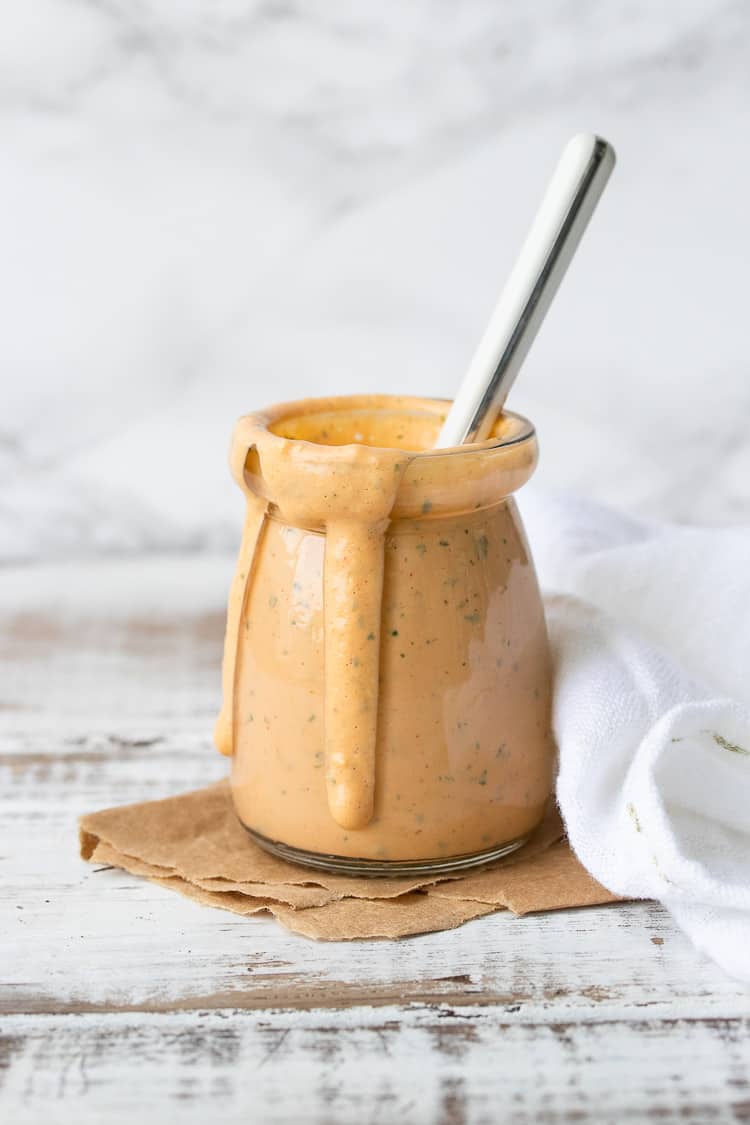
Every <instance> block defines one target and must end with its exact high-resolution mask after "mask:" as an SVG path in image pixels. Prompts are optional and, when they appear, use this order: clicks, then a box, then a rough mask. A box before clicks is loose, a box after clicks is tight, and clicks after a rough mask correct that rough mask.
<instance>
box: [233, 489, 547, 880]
mask: <svg viewBox="0 0 750 1125" xmlns="http://www.w3.org/2000/svg"><path fill="white" fill-rule="evenodd" d="M324 550H325V536H324V535H323V534H322V533H319V532H313V531H308V530H305V529H302V528H298V527H293V526H289V525H288V524H285V523H284V522H283V521H281V520H279V519H273V518H271V519H269V520H268V522H267V524H266V527H265V530H264V534H263V537H262V541H261V543H260V544H259V548H258V554H257V558H256V563H255V570H254V574H253V581H252V587H251V589H250V591H249V596H248V599H247V601H246V604H245V607H244V613H243V619H242V622H241V627H240V630H239V645H240V653H239V659H238V676H237V681H236V704H235V706H236V707H237V709H238V710H237V713H236V716H235V724H236V726H235V730H236V743H235V748H234V755H233V761H232V790H233V796H234V803H235V807H236V809H237V812H238V815H239V817H240V819H241V820H242V822H243V823H244V824H245V825H246V826H247V827H248V828H249V829H251V830H252V831H253V832H254V833H257V834H258V835H259V836H261V837H262V838H263V839H264V841H272V842H282V843H283V844H285V845H287V846H288V847H291V848H294V849H298V850H300V851H302V852H308V853H309V852H312V853H321V854H323V855H329V856H331V855H332V856H341V857H350V858H351V857H354V858H358V859H365V860H371V861H377V862H379V863H383V862H385V863H393V862H395V863H401V864H403V863H408V862H414V861H424V860H437V861H445V860H448V859H450V858H452V857H457V856H469V855H475V854H477V853H485V852H487V851H490V850H494V849H497V848H498V847H500V846H502V845H506V844H510V843H513V842H515V841H519V840H520V841H522V840H523V839H524V838H525V837H526V836H527V835H528V833H529V832H530V831H531V830H532V829H533V828H534V827H535V825H536V824H537V823H538V822H539V821H540V819H541V817H542V813H543V811H544V806H545V803H546V801H547V798H548V796H549V793H550V789H551V784H552V761H553V747H552V743H551V738H550V729H549V709H550V668H549V655H548V648H547V636H546V630H545V623H544V615H543V610H542V604H541V599H540V596H539V591H538V587H537V582H536V577H535V574H534V569H533V565H532V563H531V560H530V557H529V552H528V548H527V545H526V541H525V537H524V535H523V531H522V528H521V525H520V521H519V517H518V514H517V510H516V506H515V503H514V501H513V500H512V499H507V500H504V501H502V502H501V503H500V504H498V505H497V506H495V507H494V508H491V509H489V510H484V511H482V512H480V513H477V514H476V515H472V514H468V515H467V514H464V515H462V516H460V517H446V518H444V519H435V520H430V521H420V520H412V521H409V520H404V521H398V522H396V523H394V524H392V525H391V527H390V529H389V531H388V533H387V535H386V538H385V568H384V583H383V602H382V618H381V621H382V626H381V642H380V691H379V700H378V719H377V743H376V752H375V762H376V773H375V808H374V815H373V817H372V819H371V821H370V823H369V824H368V825H366V826H365V827H364V828H360V829H357V830H354V831H352V830H347V829H345V828H342V827H340V826H339V825H338V824H337V823H336V822H335V821H334V819H333V818H332V817H331V815H330V812H329V808H328V802H327V796H326V784H325V749H324V714H325V661H324V623H323V561H324Z"/></svg>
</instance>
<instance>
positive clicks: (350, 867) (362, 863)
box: [240, 821, 528, 878]
mask: <svg viewBox="0 0 750 1125" xmlns="http://www.w3.org/2000/svg"><path fill="white" fill-rule="evenodd" d="M240 823H241V824H242V821H240ZM242 826H243V828H245V830H246V831H247V832H248V834H249V835H250V836H251V837H252V839H253V840H254V841H255V843H256V844H258V846H259V847H261V848H263V850H264V851H266V852H270V853H271V855H275V856H278V858H279V859H286V860H289V862H290V863H299V864H301V865H302V866H303V867H313V868H316V869H317V870H318V871H330V872H331V873H332V874H335V875H358V876H363V875H364V876H372V877H375V878H378V877H380V878H382V877H385V876H390V877H391V878H398V876H409V875H460V874H461V873H462V872H463V871H471V870H473V869H474V868H476V867H483V866H484V865H485V864H487V863H492V861H493V860H495V859H502V857H503V856H506V855H510V854H511V852H515V851H517V850H518V848H520V847H522V846H523V845H524V844H525V843H526V841H527V840H528V836H520V837H519V838H518V839H516V840H510V841H508V842H507V843H505V844H497V845H496V846H495V847H494V848H486V849H485V850H484V851H481V852H470V853H468V854H467V855H454V856H448V857H447V858H445V859H407V860H384V859H356V858H352V857H351V856H345V855H326V854H324V853H321V852H309V851H306V850H305V849H304V848H294V847H292V846H291V845H290V844H282V843H279V842H278V841H277V840H269V839H268V837H267V836H261V834H260V833H259V832H255V831H254V830H253V829H252V828H248V826H247V825H246V824H242Z"/></svg>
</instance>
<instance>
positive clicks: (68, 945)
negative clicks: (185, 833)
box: [0, 559, 750, 1125]
mask: <svg viewBox="0 0 750 1125" xmlns="http://www.w3.org/2000/svg"><path fill="white" fill-rule="evenodd" d="M229 566H230V562H229V561H228V560H223V559H222V560H205V561H194V562H191V561H190V560H179V559H173V560H168V561H166V562H165V561H164V560H161V561H159V560H157V561H155V562H153V563H148V564H144V563H131V564H128V563H101V564H95V565H91V566H85V567H84V566H81V565H77V566H75V567H65V566H61V567H59V568H54V567H45V568H44V569H40V570H36V571H34V570H29V571H27V572H25V573H24V572H21V571H5V572H2V587H1V588H0V605H1V606H2V632H1V639H0V664H1V667H2V679H1V680H0V732H1V735H2V742H1V745H0V770H1V772H2V779H3V780H2V790H1V793H2V834H1V838H0V895H1V899H0V904H1V906H2V928H1V940H2V950H1V951H0V957H1V961H0V964H1V966H2V967H1V970H0V971H1V974H2V986H1V991H0V1013H1V1014H0V1119H1V1120H2V1121H3V1122H7V1123H8V1125H11V1123H13V1125H16V1123H20V1122H50V1121H60V1122H81V1123H86V1122H92V1123H94V1122H95V1123H97V1125H100V1123H102V1122H105V1123H106V1122H129V1121H135V1120H139V1121H158V1122H172V1121H174V1122H181V1123H188V1122H212V1121H222V1122H235V1121H237V1122H240V1121H241V1122H294V1123H299V1122H303V1123H304V1122H321V1123H324V1125H328V1123H338V1122H342V1123H350V1122H357V1123H359V1122H362V1123H366V1122H391V1121H398V1122H399V1123H400V1125H410V1123H412V1122H413V1123H418V1122H430V1123H432V1122H436V1123H437V1122H440V1123H449V1122H450V1123H455V1125H458V1123H463V1122H519V1123H531V1122H548V1123H556V1122H569V1121H583V1122H586V1121H592V1122H597V1123H601V1122H610V1121H611V1122H624V1121H640V1120H644V1119H648V1118H652V1117H653V1118H655V1119H658V1120H660V1121H681V1122H683V1121H696V1122H709V1121H719V1122H723V1121H750V1087H749V1085H748V1071H749V1067H750V1047H749V1035H748V1033H749V1031H750V995H749V994H748V991H747V990H746V989H745V988H743V987H742V986H741V985H739V984H738V983H737V982H735V981H732V980H730V979H729V978H727V977H725V976H724V975H722V973H720V972H719V971H718V970H717V969H716V968H714V967H713V966H712V965H710V964H708V963H707V962H706V961H705V960H703V959H702V958H701V957H700V956H699V955H698V954H697V953H696V952H695V951H694V950H693V949H692V948H691V947H690V946H689V944H688V943H687V941H686V940H685V939H684V938H683V937H682V935H681V934H680V933H679V932H678V931H677V930H676V929H675V927H674V926H673V925H672V923H671V922H670V920H669V917H668V916H667V915H666V914H665V912H664V911H663V910H661V909H660V908H659V907H657V906H655V905H653V904H647V903H642V904H633V905H627V906H611V907H607V908H598V909H589V910H572V911H565V912H560V913H557V914H548V915H541V916H530V917H526V918H515V917H513V916H512V915H511V914H508V913H501V914H496V915H494V916H490V917H487V918H484V919H481V920H478V921H475V922H472V923H470V924H469V925H467V926H464V927H463V928H461V929H458V930H455V931H451V932H448V933H443V934H430V935H426V936H423V937H418V938H412V939H409V940H406V941H401V942H398V943H390V942H358V943H347V944H345V943H341V944H316V943H312V942H309V941H307V940H305V939H304V938H301V937H297V936H294V935H292V934H289V933H288V932H287V931H285V930H284V929H282V928H281V927H280V926H279V925H277V924H276V923H275V922H274V921H272V920H270V919H265V918H257V917H256V918H240V917H236V916H234V915H232V914H228V913H225V912H223V911H219V910H211V909H206V908H203V907H199V906H197V905H195V904H193V903H191V902H188V901H187V900H184V899H182V898H180V897H179V896H177V895H175V894H172V893H170V892H169V891H166V890H163V889H161V888H157V887H155V886H153V885H151V884H149V883H147V882H145V881H142V880H139V879H136V878H134V877H132V876H130V875H126V874H124V873H121V872H118V871H115V870H111V869H104V870H97V869H94V868H92V867H90V866H87V865H84V864H83V863H81V862H80V861H79V860H78V858H77V847H76V843H77V841H76V817H77V816H78V815H79V814H80V813H81V812H84V811H87V810H91V809H96V808H100V807H104V806H106V805H112V804H118V803H124V802H128V801H135V800H141V799H144V798H149V797H156V796H161V795H167V794H169V793H175V792H178V791H180V790H182V789H187V788H191V787H197V786H200V785H202V784H205V783H207V782H208V781H210V780H213V779H215V778H217V777H219V776H220V775H221V774H222V772H223V771H224V770H225V768H226V764H225V762H224V761H223V760H222V759H220V758H219V756H218V755H217V754H216V753H215V752H214V751H213V749H212V747H211V742H210V731H211V727H212V722H213V718H214V714H215V712H216V707H217V702H218V682H219V675H218V666H219V659H220V638H221V629H222V621H221V600H222V596H223V593H224V589H225V585H226V579H227V576H228V571H229ZM165 575H167V576H168V577H165ZM207 591H208V593H207ZM113 615H114V616H113Z"/></svg>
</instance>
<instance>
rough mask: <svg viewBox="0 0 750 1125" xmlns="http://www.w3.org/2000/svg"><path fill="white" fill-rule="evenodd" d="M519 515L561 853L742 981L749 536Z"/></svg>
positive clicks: (747, 840)
mask: <svg viewBox="0 0 750 1125" xmlns="http://www.w3.org/2000/svg"><path fill="white" fill-rule="evenodd" d="M521 506H522V510H523V516H524V520H525V523H526V528H527V531H528V535H529V539H530V541H531V543H532V545H533V549H534V556H535V559H536V563H537V569H538V572H539V578H540V582H541V585H542V589H543V590H544V593H545V604H546V607H547V615H548V622H549V630H550V640H551V644H552V649H553V654H554V660H555V674H556V687H555V696H554V713H553V723H554V728H555V734H556V737H557V741H558V746H559V751H560V771H559V778H558V800H559V804H560V808H561V811H562V814H563V818H564V820H565V823H566V826H567V831H568V836H569V839H570V842H571V845H572V847H573V849H574V851H575V852H576V854H577V855H578V857H579V859H580V860H581V862H582V863H583V864H584V866H585V867H586V868H587V869H588V870H589V871H590V872H591V873H592V875H594V877H595V878H596V879H598V880H599V882H601V883H602V884H604V886H605V887H607V888H608V889H609V890H611V891H612V892H614V893H615V894H619V895H623V896H625V897H631V898H657V899H660V900H661V901H662V902H663V903H664V904H665V906H666V907H667V908H668V909H669V910H670V911H671V913H672V915H673V916H674V918H675V920H676V921H677V923H678V925H680V926H681V927H682V928H683V929H684V931H685V932H686V933H687V934H688V935H689V937H690V938H691V939H692V941H693V942H694V943H695V945H696V946H697V947H698V948H699V949H701V950H702V951H704V952H705V953H706V954H708V955H709V956H710V957H712V958H713V959H714V960H715V961H716V962H717V963H718V964H719V965H721V966H722V967H723V968H724V969H725V970H726V971H727V972H729V973H731V974H732V975H734V976H737V977H740V978H743V979H747V980H750V528H693V527H676V526H668V525H657V524H654V523H650V522H645V521H644V522H641V521H638V520H634V519H632V518H630V517H625V516H620V515H618V514H616V513H613V512H611V511H608V510H607V509H603V508H601V507H599V506H597V505H593V504H588V503H584V502H581V501H577V500H571V499H567V498H564V497H555V496H550V495H548V494H544V493H542V492H540V491H539V490H534V489H533V488H531V489H528V490H527V491H526V493H525V494H524V496H523V499H522V505H521Z"/></svg>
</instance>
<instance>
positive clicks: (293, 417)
mask: <svg viewBox="0 0 750 1125" xmlns="http://www.w3.org/2000/svg"><path fill="white" fill-rule="evenodd" d="M450 406H451V400H450V399H447V398H438V397H434V396H420V395H393V394H357V395H325V396H319V397H313V398H306V399H298V400H290V401H288V402H280V403H276V404H274V405H272V406H268V407H265V408H262V409H261V410H258V411H254V412H253V413H252V414H251V415H248V416H247V417H248V418H252V420H253V421H254V422H255V424H256V425H260V426H262V427H263V428H265V429H267V430H268V431H269V433H271V434H273V435H274V437H277V438H279V439H280V440H282V441H293V442H295V443H300V444H302V445H310V446H313V447H314V448H318V449H330V450H334V449H340V450H342V451H343V450H344V449H347V448H350V447H355V448H361V449H381V450H383V449H391V450H394V451H398V452H399V453H405V454H408V455H409V456H410V457H413V458H430V457H451V458H452V457H456V456H467V455H468V456H470V455H471V454H472V453H487V452H488V451H491V450H495V449H502V448H507V447H510V446H515V445H520V444H522V443H524V442H528V441H533V440H534V439H535V437H536V430H535V427H534V425H533V423H532V422H530V421H529V419H528V418H526V417H525V416H524V415H522V414H518V413H516V412H515V411H512V410H503V412H502V414H501V415H500V417H499V419H498V421H497V423H496V428H497V427H498V426H502V427H503V430H504V432H500V433H493V434H492V435H490V437H488V438H485V440H484V441H479V442H467V443H466V444H464V445H454V446H446V447H444V448H440V449H435V448H433V447H429V448H426V449H425V448H422V449H420V448H417V449H415V448H413V447H412V446H409V445H380V444H379V445H376V444H374V443H369V442H365V441H348V442H347V441H341V442H324V441H313V440H311V439H310V438H306V437H300V436H298V435H295V434H292V433H285V432H283V423H290V422H294V421H297V420H302V419H310V418H315V417H316V416H318V415H320V416H323V415H335V414H338V413H341V414H344V413H347V412H350V413H358V412H359V413H362V414H363V415H365V414H371V415H372V414H378V413H382V414H385V413H387V412H389V411H390V412H393V413H405V414H407V413H412V414H416V413H421V414H423V415H424V416H426V417H429V416H430V415H432V416H433V417H434V419H435V421H436V423H442V421H444V419H445V416H446V414H447V412H448V410H449V409H450ZM439 428H440V426H439V425H438V430H439ZM280 431H281V432H280Z"/></svg>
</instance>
